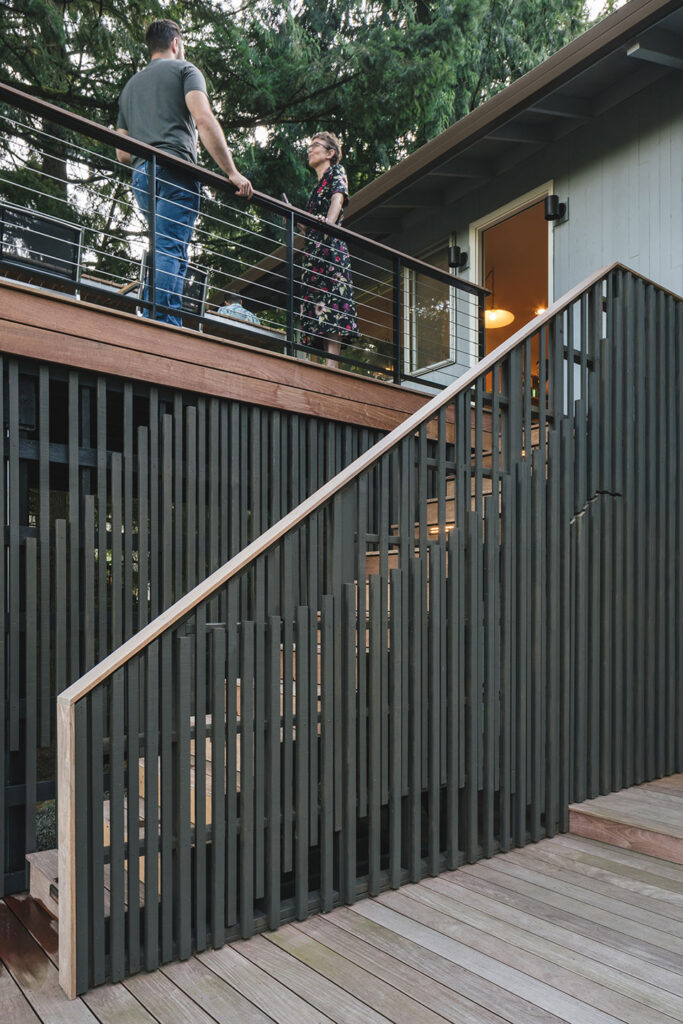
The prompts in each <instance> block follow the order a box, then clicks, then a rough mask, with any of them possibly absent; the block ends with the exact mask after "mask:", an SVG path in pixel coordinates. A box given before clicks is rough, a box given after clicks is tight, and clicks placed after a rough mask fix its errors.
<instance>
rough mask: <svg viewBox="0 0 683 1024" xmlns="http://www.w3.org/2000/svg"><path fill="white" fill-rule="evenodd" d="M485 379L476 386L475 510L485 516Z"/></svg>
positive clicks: (479, 380) (481, 378) (480, 378)
mask: <svg viewBox="0 0 683 1024" xmlns="http://www.w3.org/2000/svg"><path fill="white" fill-rule="evenodd" d="M483 416H484V378H483V377H478V378H477V381H476V383H475V386H474V510H475V511H476V513H477V515H478V516H480V517H481V516H482V515H483V514H484V504H483V502H484V493H483V492H484V476H483V473H484V462H483V448H484V424H483Z"/></svg>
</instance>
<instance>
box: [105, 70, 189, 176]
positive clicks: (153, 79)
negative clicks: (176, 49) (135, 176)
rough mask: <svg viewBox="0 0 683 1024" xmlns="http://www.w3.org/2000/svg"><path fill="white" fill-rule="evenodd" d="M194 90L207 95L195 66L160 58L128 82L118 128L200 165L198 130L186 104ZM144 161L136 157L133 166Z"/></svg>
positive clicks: (120, 104) (124, 88)
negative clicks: (198, 162) (189, 93)
mask: <svg viewBox="0 0 683 1024" xmlns="http://www.w3.org/2000/svg"><path fill="white" fill-rule="evenodd" d="M193 89H196V90H198V91H199V92H206V82H205V81H204V76H203V74H202V73H201V71H199V70H198V69H197V68H196V67H195V66H194V64H190V62H189V61H187V60H176V59H175V58H173V57H168V58H167V57H157V58H156V60H153V61H150V63H149V64H148V65H147V67H146V68H143V69H142V70H141V71H138V72H137V74H135V75H133V77H132V78H131V79H130V80H129V81H128V82H126V84H125V85H124V87H123V90H122V92H121V95H120V96H119V117H118V121H117V122H116V127H117V128H124V129H125V130H126V131H127V132H128V134H129V135H131V136H132V137H133V138H134V139H139V140H140V142H146V143H148V145H150V146H157V147H158V148H159V149H163V150H165V151H166V152H167V153H173V155H174V156H179V157H182V159H183V160H191V161H192V162H193V163H196V162H197V129H196V127H195V123H194V121H193V120H192V115H191V114H190V111H189V110H188V109H187V106H186V104H185V95H186V93H188V92H191V91H192V90H193ZM141 163H144V160H143V159H142V158H141V157H133V166H134V167H138V166H139V165H140V164H141Z"/></svg>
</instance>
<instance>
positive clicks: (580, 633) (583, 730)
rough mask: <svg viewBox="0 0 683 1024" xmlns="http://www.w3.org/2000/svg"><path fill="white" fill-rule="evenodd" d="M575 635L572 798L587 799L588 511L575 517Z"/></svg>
mask: <svg viewBox="0 0 683 1024" xmlns="http://www.w3.org/2000/svg"><path fill="white" fill-rule="evenodd" d="M574 522H575V531H574V532H575V564H576V583H575V587H576V599H575V609H576V610H575V622H576V626H575V634H576V671H575V699H574V716H573V718H574V723H575V724H574V737H575V738H574V793H573V799H574V800H577V801H582V800H585V799H586V797H587V795H588V757H587V753H588V714H589V711H588V692H589V691H588V672H589V650H588V621H589V607H588V599H589V553H590V552H589V538H590V532H589V530H590V523H589V520H588V513H587V512H583V513H582V514H581V515H578V516H577V517H576V519H575V521H574Z"/></svg>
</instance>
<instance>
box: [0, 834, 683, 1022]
mask: <svg viewBox="0 0 683 1024" xmlns="http://www.w3.org/2000/svg"><path fill="white" fill-rule="evenodd" d="M57 956H58V950H57V932H56V922H54V921H52V919H51V918H49V917H48V916H47V915H46V914H45V913H44V911H43V910H42V909H41V908H40V907H39V905H38V904H36V903H34V902H33V901H32V900H31V898H30V897H28V896H17V897H8V898H7V899H6V900H5V902H4V903H0V1007H2V1013H1V1014H0V1017H1V1019H2V1020H8V1021H9V1020H11V1021H12V1022H13V1024H24V1022H27V1024H28V1022H29V1021H30V1022H33V1024H35V1022H37V1021H42V1022H44V1024H72V1022H73V1024H80V1022H84V1024H85V1022H95V1021H100V1022H101V1024H124V1022H125V1024H133V1022H136V1024H137V1022H141V1024H142V1022H152V1021H157V1022H159V1024H182V1022H187V1024H211V1022H212V1021H216V1022H222V1024H232V1022H237V1021H239V1022H240V1024H251V1022H253V1024H257V1022H267V1021H277V1022H281V1024H294V1022H297V1024H299V1022H300V1024H305V1022H324V1021H337V1022H339V1024H349V1022H358V1024H361V1022H362V1024H378V1022H384V1021H395V1022H406V1024H423V1022H424V1024H429V1022H434V1024H436V1022H438V1021H453V1022H463V1024H465V1022H468V1024H475V1022H476V1024H480V1022H481V1024H494V1022H499V1021H508V1022H510V1024H553V1022H560V1021H570V1022H573V1024H608V1022H611V1021H627V1022H630V1024H668V1022H671V1021H672V1020H678V1021H683V866H680V865H677V864H673V863H670V862H668V861H665V860H661V859H658V858H655V857H651V856H648V855H645V854H641V853H636V852H633V851H631V850H624V849H618V848H614V847H612V846H608V845H606V844H604V843H600V842H596V841H594V840H590V839H585V838H581V837H578V836H573V835H566V836H556V837H555V838H553V839H548V840H543V841H542V842H540V843H538V844H536V845H533V846H528V847H526V848H524V849H523V850H517V851H513V852H511V853H505V854H499V855H497V856H495V857H493V858H492V859H491V860H488V861H481V862H479V863H478V864H473V865H466V866H464V867H461V868H459V869H458V870H457V871H455V872H450V873H447V874H444V875H442V876H440V877H439V878H430V879H426V880H424V881H423V882H421V883H420V884H419V885H410V886H405V887H404V888H402V889H401V890H399V891H394V892H388V893H384V894H383V895H381V896H379V897H377V898H376V899H366V900H362V901H360V902H358V903H357V904H355V905H354V906H353V907H351V908H349V907H343V908H339V909H337V910H334V911H333V912H332V913H330V914H327V915H325V916H319V917H314V918H311V919H309V920H307V921H303V922H298V923H296V924H293V925H287V926H285V927H283V928H281V929H280V930H279V931H277V932H272V933H268V934H265V935H261V936H257V937H255V938H252V939H249V940H247V941H244V942H238V943H235V944H233V945H230V946H225V947H224V948H223V949H220V950H212V951H210V952H205V953H201V954H198V955H196V956H194V957H192V958H190V959H189V960H187V961H185V962H183V963H174V964H169V965H167V966H166V967H164V968H162V969H161V970H158V971H155V972H154V973H151V974H139V975H136V976H135V977H132V978H129V979H128V980H127V981H125V982H123V983H120V984H116V985H106V986H102V987H100V988H97V989H93V990H92V991H91V992H89V993H88V994H87V995H85V996H83V997H81V998H80V999H77V1000H74V1001H73V1002H69V1001H68V1000H67V999H66V997H65V996H64V993H63V992H62V990H61V989H60V988H59V983H58V972H57V967H56V964H57Z"/></svg>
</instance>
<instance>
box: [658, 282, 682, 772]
mask: <svg viewBox="0 0 683 1024" xmlns="http://www.w3.org/2000/svg"><path fill="white" fill-rule="evenodd" d="M665 302H666V322H665V324H664V327H663V331H664V344H665V346H666V364H667V371H666V375H665V380H666V392H667V393H666V399H665V404H666V409H667V420H666V451H667V460H666V465H667V466H668V473H667V475H666V489H667V496H666V509H667V514H666V551H668V553H669V558H668V559H667V560H666V598H665V614H666V638H667V642H666V678H667V681H668V685H667V712H666V719H667V735H666V774H667V775H672V774H673V773H674V772H676V771H678V768H677V758H676V742H677V732H678V731H679V730H677V728H676V722H677V721H678V719H677V717H676V716H677V690H678V689H679V687H678V685H677V679H678V669H677V660H676V638H677V636H678V632H679V631H678V630H677V628H676V575H677V574H676V573H675V572H674V570H673V566H672V561H673V560H674V559H675V558H676V553H677V552H676V543H677V519H676V514H675V509H676V508H677V507H678V506H677V504H676V498H677V494H676V488H677V483H678V474H679V471H680V470H679V466H678V465H677V458H676V442H677V438H676V429H677V424H676V399H677V390H678V392H680V391H683V388H680V387H679V388H678V389H677V387H676V335H675V334H674V324H675V315H676V305H677V304H676V302H675V301H674V299H673V297H672V296H667V297H666V298H665ZM678 305H680V303H679V304H678ZM679 336H680V335H679ZM679 454H680V453H679ZM678 564H680V563H678Z"/></svg>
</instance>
